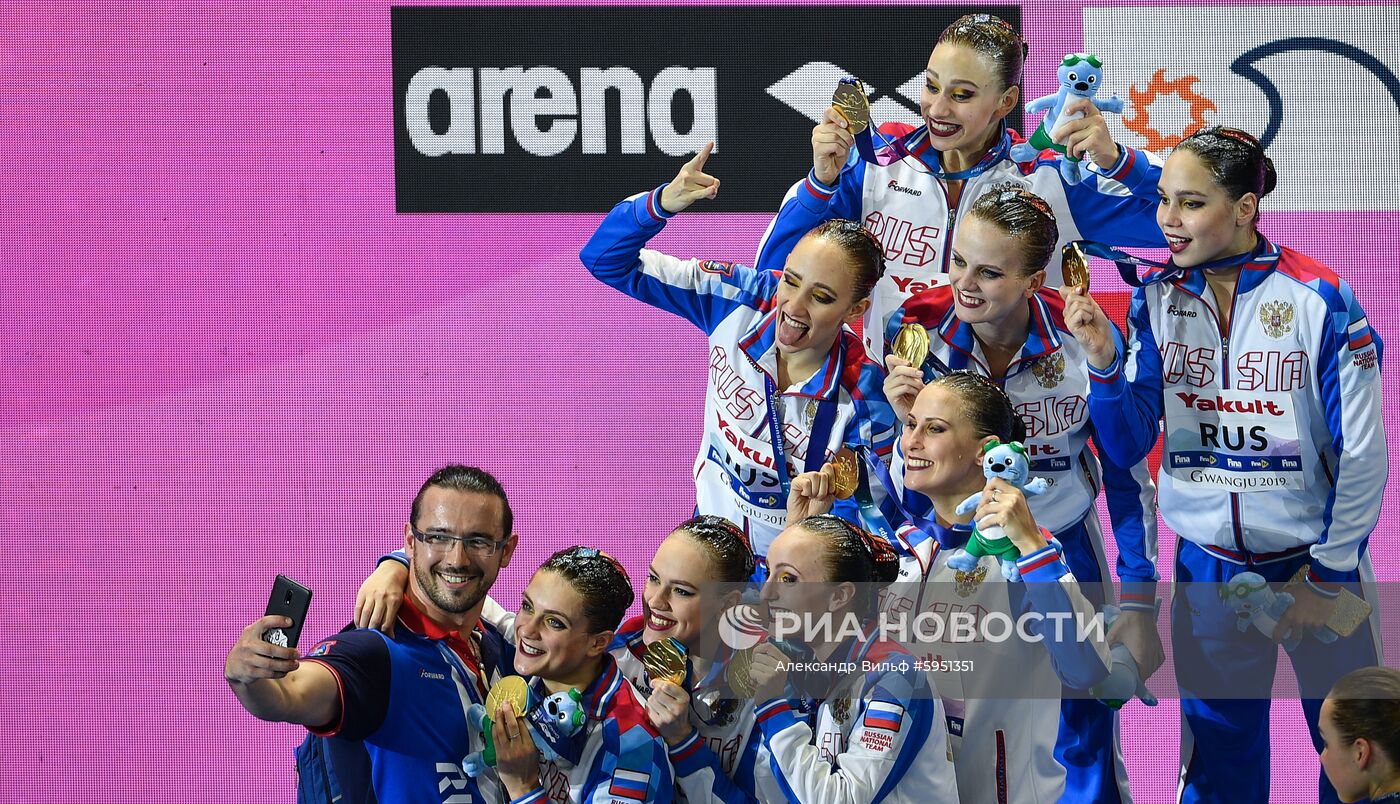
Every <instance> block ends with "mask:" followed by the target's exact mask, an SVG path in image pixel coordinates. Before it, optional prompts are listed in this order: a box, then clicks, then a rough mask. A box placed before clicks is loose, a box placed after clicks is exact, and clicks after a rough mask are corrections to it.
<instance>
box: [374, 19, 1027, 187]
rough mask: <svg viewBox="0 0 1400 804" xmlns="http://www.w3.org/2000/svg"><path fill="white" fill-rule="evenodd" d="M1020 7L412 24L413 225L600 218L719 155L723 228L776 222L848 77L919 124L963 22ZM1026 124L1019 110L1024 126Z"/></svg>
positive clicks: (880, 116) (402, 142)
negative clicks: (923, 96) (928, 67)
mask: <svg viewBox="0 0 1400 804" xmlns="http://www.w3.org/2000/svg"><path fill="white" fill-rule="evenodd" d="M974 10H975V11H982V12H990V13H993V14H996V15H998V16H1000V17H1001V18H1003V19H1005V20H1007V21H1008V22H1010V23H1011V24H1012V25H1015V26H1017V27H1018V28H1019V25H1020V9H1019V8H1018V7H1015V6H992V7H985V6H979V7H977V8H975V9H974V8H972V7H959V6H935V5H921V6H878V5H870V6H808V7H795V6H789V7H763V6H707V7H694V6H689V7H658V6H647V7H640V6H638V7H620V6H612V7H606V8H583V7H556V8H549V7H542V6H534V7H519V8H512V7H505V8H503V7H499V6H496V7H485V6H483V7H478V8H465V7H453V8H424V7H407V6H405V7H395V8H393V9H392V10H391V12H390V20H391V26H392V36H393V69H394V184H395V196H396V203H397V209H398V211H399V212H597V211H605V210H607V209H610V208H611V207H612V205H613V204H614V203H616V202H617V201H618V200H620V199H621V198H624V197H625V196H627V195H630V194H632V193H636V192H640V191H642V190H646V189H649V188H651V187H655V186H656V185H658V184H660V183H661V182H663V181H666V180H667V179H669V178H671V177H672V176H674V175H675V173H676V171H677V170H678V169H679V168H680V165H681V163H682V162H683V161H684V160H685V159H687V158H688V157H689V155H691V154H693V153H695V152H696V151H698V150H699V149H700V148H701V147H702V146H703V145H704V144H705V143H706V142H708V141H710V140H714V141H715V142H716V145H717V150H716V152H715V155H714V156H713V157H712V158H711V160H710V162H709V166H708V168H707V169H708V170H709V171H710V172H711V173H713V174H714V175H716V176H719V177H720V178H721V179H722V180H723V181H724V191H723V192H722V193H721V194H720V197H719V198H718V199H717V200H716V201H715V202H713V203H707V204H701V205H697V206H696V207H695V209H697V210H702V209H703V210H706V211H712V212H760V211H761V212H775V211H776V210H777V208H778V206H779V204H780V202H781V200H782V197H783V194H784V193H786V192H787V189H788V188H789V187H790V186H792V184H793V183H794V182H795V181H797V180H799V179H800V178H801V177H802V176H803V175H804V174H805V172H806V171H807V170H808V169H809V168H810V167H811V145H810V140H811V131H812V126H813V125H815V122H816V119H817V118H818V117H819V116H820V115H821V113H822V111H823V110H824V109H825V108H826V107H827V106H828V105H829V103H830V100H831V93H832V90H833V89H835V87H836V83H837V81H838V79H840V78H842V77H843V76H856V77H859V78H860V79H861V80H862V81H864V82H865V85H866V87H867V89H868V90H869V91H870V98H871V102H872V107H873V111H874V117H875V119H876V120H877V121H880V122H889V121H904V122H909V123H917V122H918V120H919V117H918V114H919V112H918V109H919V104H918V100H919V92H920V88H921V86H922V82H923V69H924V65H925V64H926V62H927V61H928V54H929V52H930V50H932V48H933V44H934V42H935V40H936V38H937V36H938V34H939V32H940V31H942V30H943V28H944V27H946V26H947V25H948V23H950V22H952V21H953V20H955V19H957V18H958V17H959V16H961V15H962V14H964V13H968V12H971V11H974ZM1013 118H1015V119H1014V120H1013V121H1012V124H1013V126H1018V125H1019V120H1020V110H1019V109H1018V110H1017V111H1016V112H1014V113H1013Z"/></svg>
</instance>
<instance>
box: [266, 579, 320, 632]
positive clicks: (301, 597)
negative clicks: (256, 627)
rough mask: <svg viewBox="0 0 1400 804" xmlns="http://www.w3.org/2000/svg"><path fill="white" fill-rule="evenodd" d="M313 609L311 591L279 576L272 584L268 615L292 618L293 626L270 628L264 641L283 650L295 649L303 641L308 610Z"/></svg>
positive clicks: (268, 601) (268, 600)
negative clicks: (302, 627)
mask: <svg viewBox="0 0 1400 804" xmlns="http://www.w3.org/2000/svg"><path fill="white" fill-rule="evenodd" d="M310 607H311V590H310V589H307V588H306V587H305V586H302V585H301V584H299V583H297V582H296V581H294V580H292V579H291V578H288V577H287V576H285V575H278V576H277V581H276V582H275V583H273V584H272V594H271V595H270V596H269V597H268V599H267V612H266V613H267V614H280V615H282V616H283V617H290V618H291V620H292V624H291V626H289V627H287V628H269V629H268V630H266V631H264V632H263V637H262V638H263V641H264V642H270V643H272V644H273V645H277V646H278V647H282V648H295V647H296V646H297V640H299V639H301V626H302V624H303V623H305V622H306V610H307V609H309V608H310Z"/></svg>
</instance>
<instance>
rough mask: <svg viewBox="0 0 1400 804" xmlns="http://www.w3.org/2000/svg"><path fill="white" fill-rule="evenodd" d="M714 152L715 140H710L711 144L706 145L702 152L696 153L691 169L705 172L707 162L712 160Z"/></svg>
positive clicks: (691, 161)
mask: <svg viewBox="0 0 1400 804" xmlns="http://www.w3.org/2000/svg"><path fill="white" fill-rule="evenodd" d="M714 150H715V142H714V140H710V141H709V142H707V143H705V147H704V148H701V149H700V151H699V152H698V153H696V154H695V156H694V157H692V158H691V160H690V164H689V167H691V168H693V169H695V170H704V169H705V162H706V161H707V160H708V159H709V158H710V154H711V153H713V152H714Z"/></svg>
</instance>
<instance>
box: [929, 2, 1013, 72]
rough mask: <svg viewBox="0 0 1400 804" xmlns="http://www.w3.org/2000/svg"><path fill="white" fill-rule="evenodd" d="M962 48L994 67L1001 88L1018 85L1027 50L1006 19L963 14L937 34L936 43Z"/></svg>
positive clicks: (985, 15)
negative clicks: (974, 52)
mask: <svg viewBox="0 0 1400 804" xmlns="http://www.w3.org/2000/svg"><path fill="white" fill-rule="evenodd" d="M944 42H948V43H949V44H954V45H963V46H965V47H968V48H971V49H972V50H975V51H977V52H978V53H980V54H982V55H983V56H985V57H987V58H988V59H990V60H991V61H992V63H993V64H994V65H996V71H997V77H999V78H1000V79H1001V83H1002V87H1003V88H1005V87H1011V86H1017V85H1019V84H1020V83H1021V70H1022V68H1023V67H1024V66H1025V64H1026V55H1027V54H1029V53H1030V48H1029V47H1028V46H1027V45H1026V40H1024V39H1022V38H1021V35H1020V34H1019V33H1016V29H1015V28H1012V27H1011V24H1010V23H1008V22H1007V21H1006V20H1004V19H1002V18H1000V17H997V16H995V15H992V14H964V15H963V16H961V17H958V18H957V19H956V20H953V24H952V25H949V26H948V27H947V28H944V29H943V33H941V34H939V35H938V44H940V45H941V44H943V43H944Z"/></svg>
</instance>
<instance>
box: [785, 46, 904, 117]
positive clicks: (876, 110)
mask: <svg viewBox="0 0 1400 804" xmlns="http://www.w3.org/2000/svg"><path fill="white" fill-rule="evenodd" d="M859 77H860V76H857V75H856V74H855V72H854V71H852V70H848V69H845V68H843V67H840V66H838V65H835V64H832V63H831V62H829V61H813V62H808V63H806V64H804V65H802V66H801V67H799V68H797V69H796V70H793V71H792V72H791V73H788V74H787V75H785V76H783V78H782V79H780V80H778V81H776V82H775V83H773V84H772V85H770V86H769V87H768V88H767V90H766V91H767V92H768V94H769V95H772V96H773V97H774V98H777V99H778V100H779V101H782V102H783V103H784V104H785V105H787V106H789V107H791V108H792V109H794V110H796V111H797V112H800V113H801V114H802V115H803V116H804V117H806V118H807V119H808V120H811V121H813V122H815V123H819V122H821V119H822V114H823V113H824V112H825V111H826V108H827V107H828V106H830V105H831V90H832V88H833V87H835V86H836V82H838V81H840V80H841V79H842V78H859ZM861 83H862V84H864V85H865V91H866V94H868V95H869V96H870V114H871V116H872V117H873V119H874V120H875V121H876V122H877V123H890V122H894V123H908V124H910V125H918V124H919V95H920V93H921V92H922V91H923V85H924V76H923V74H922V73H920V74H918V75H915V76H914V77H913V78H910V79H909V80H908V81H905V82H904V83H902V84H900V85H899V86H898V87H897V88H896V89H895V92H896V93H898V95H899V96H900V98H902V99H903V100H896V99H895V98H893V97H890V96H889V95H884V94H883V92H882V90H881V89H880V88H879V87H878V86H875V85H873V84H872V83H871V82H869V81H866V80H864V79H862V80H861Z"/></svg>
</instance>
